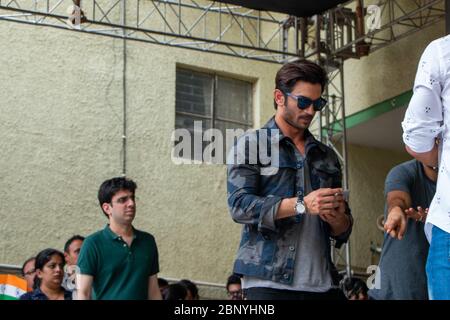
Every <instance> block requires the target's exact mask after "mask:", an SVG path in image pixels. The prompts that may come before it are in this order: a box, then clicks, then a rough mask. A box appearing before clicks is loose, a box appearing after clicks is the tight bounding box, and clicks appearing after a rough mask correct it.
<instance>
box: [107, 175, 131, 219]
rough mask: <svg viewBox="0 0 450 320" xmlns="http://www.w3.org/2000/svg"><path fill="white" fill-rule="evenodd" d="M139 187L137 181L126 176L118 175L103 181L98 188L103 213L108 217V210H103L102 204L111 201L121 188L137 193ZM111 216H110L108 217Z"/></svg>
mask: <svg viewBox="0 0 450 320" xmlns="http://www.w3.org/2000/svg"><path fill="white" fill-rule="evenodd" d="M136 189H137V185H136V183H135V182H134V181H133V180H131V179H127V178H125V177H116V178H112V179H108V180H106V181H105V182H103V183H102V185H101V186H100V189H99V190H98V202H99V203H100V208H102V211H103V214H104V215H105V216H106V217H108V215H107V214H106V212H105V211H104V210H103V207H102V205H103V204H104V203H111V199H112V197H113V196H114V195H115V194H116V193H117V192H119V191H120V190H128V191H130V192H132V193H133V194H134V193H135V191H136ZM108 218H109V217H108Z"/></svg>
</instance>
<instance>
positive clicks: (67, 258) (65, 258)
mask: <svg viewBox="0 0 450 320" xmlns="http://www.w3.org/2000/svg"><path fill="white" fill-rule="evenodd" d="M64 260H65V261H66V263H69V254H68V253H67V252H64Z"/></svg>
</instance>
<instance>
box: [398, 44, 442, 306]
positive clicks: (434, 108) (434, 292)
mask: <svg viewBox="0 0 450 320" xmlns="http://www.w3.org/2000/svg"><path fill="white" fill-rule="evenodd" d="M449 72H450V37H449V36H447V37H443V38H440V39H437V40H434V41H432V42H431V43H430V44H429V45H428V47H427V48H426V49H425V51H424V53H423V54H422V57H421V59H420V62H419V66H418V70H417V75H416V80H415V82H414V94H413V97H412V98H411V101H410V104H409V106H408V109H407V111H406V114H405V118H404V120H403V122H402V127H403V141H404V143H405V145H406V150H407V151H408V153H409V154H410V155H412V156H413V157H414V158H416V159H417V160H419V161H421V162H422V163H424V164H425V165H427V166H429V167H431V168H433V169H434V170H438V171H439V176H438V181H437V188H436V194H435V196H434V198H433V201H432V202H431V205H430V209H429V213H428V216H427V220H426V224H425V234H426V236H427V239H428V241H429V242H430V249H429V253H428V258H427V266H426V272H427V280H428V295H429V298H430V299H432V300H443V299H445V300H449V299H450V253H449V248H450V196H449V195H448V192H449V190H450V150H449V149H450V143H449V142H450V141H449V140H448V138H449V125H450V114H449V107H450V74H449Z"/></svg>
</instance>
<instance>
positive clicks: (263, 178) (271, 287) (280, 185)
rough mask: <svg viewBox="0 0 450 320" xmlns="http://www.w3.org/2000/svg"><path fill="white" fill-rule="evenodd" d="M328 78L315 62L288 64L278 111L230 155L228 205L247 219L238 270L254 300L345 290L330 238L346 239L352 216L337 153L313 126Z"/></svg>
mask: <svg viewBox="0 0 450 320" xmlns="http://www.w3.org/2000/svg"><path fill="white" fill-rule="evenodd" d="M326 82H327V75H326V73H325V71H324V70H323V69H322V68H321V67H320V66H318V65H317V64H315V63H312V62H309V61H300V62H292V63H288V64H285V65H284V66H283V67H282V68H281V69H280V70H279V71H278V73H277V75H276V78H275V85H276V88H275V91H274V101H275V109H276V113H275V117H273V118H272V119H270V120H269V122H268V123H267V124H266V125H265V126H264V127H263V128H262V129H259V130H257V131H256V132H253V133H251V132H249V133H246V134H245V135H243V136H242V137H240V138H239V140H238V142H237V144H236V145H235V146H234V148H233V149H232V151H231V153H230V155H229V159H228V205H229V208H230V213H231V216H232V218H233V220H234V221H235V222H237V223H241V224H243V230H242V239H241V242H240V246H239V250H238V254H237V258H236V261H235V264H234V270H233V271H234V272H235V273H237V274H242V275H243V288H244V290H245V293H246V297H247V299H300V300H308V299H339V298H341V297H342V296H341V295H340V294H339V292H338V291H337V290H336V289H335V288H336V285H337V282H336V280H337V279H336V274H335V267H334V265H333V263H332V261H331V248H330V237H331V238H334V239H336V246H341V245H342V243H344V242H345V241H347V239H348V238H349V236H350V233H351V229H352V224H353V219H352V217H351V214H350V209H349V207H348V205H347V203H346V201H345V200H344V193H343V190H342V182H341V180H342V174H341V168H340V164H339V161H338V157H337V155H336V154H335V152H334V151H333V150H332V149H330V148H329V147H327V146H325V145H324V144H322V143H320V142H319V141H317V140H316V139H315V138H314V137H313V136H312V135H311V133H310V132H309V131H308V127H309V125H310V123H311V121H312V119H313V117H314V115H315V113H316V112H317V111H320V110H321V109H322V108H323V107H324V106H325V104H326V100H325V99H323V98H321V94H322V92H323V89H324V86H325V84H326ZM252 144H253V145H252ZM255 144H256V147H255ZM264 145H266V146H268V147H267V149H268V153H269V154H270V157H271V158H270V161H269V162H267V161H263V159H262V158H261V150H262V149H265V148H264ZM256 150H257V151H256ZM256 152H258V154H257V155H256Z"/></svg>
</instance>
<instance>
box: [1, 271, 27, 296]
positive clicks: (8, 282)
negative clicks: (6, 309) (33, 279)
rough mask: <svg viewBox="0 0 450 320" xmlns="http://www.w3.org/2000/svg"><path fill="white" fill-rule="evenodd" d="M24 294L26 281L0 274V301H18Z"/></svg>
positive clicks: (10, 275)
mask: <svg viewBox="0 0 450 320" xmlns="http://www.w3.org/2000/svg"><path fill="white" fill-rule="evenodd" d="M26 292H27V281H26V280H24V279H22V278H19V277H18V276H15V275H12V274H0V300H18V299H19V298H20V296H21V295H23V294H24V293H26Z"/></svg>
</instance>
